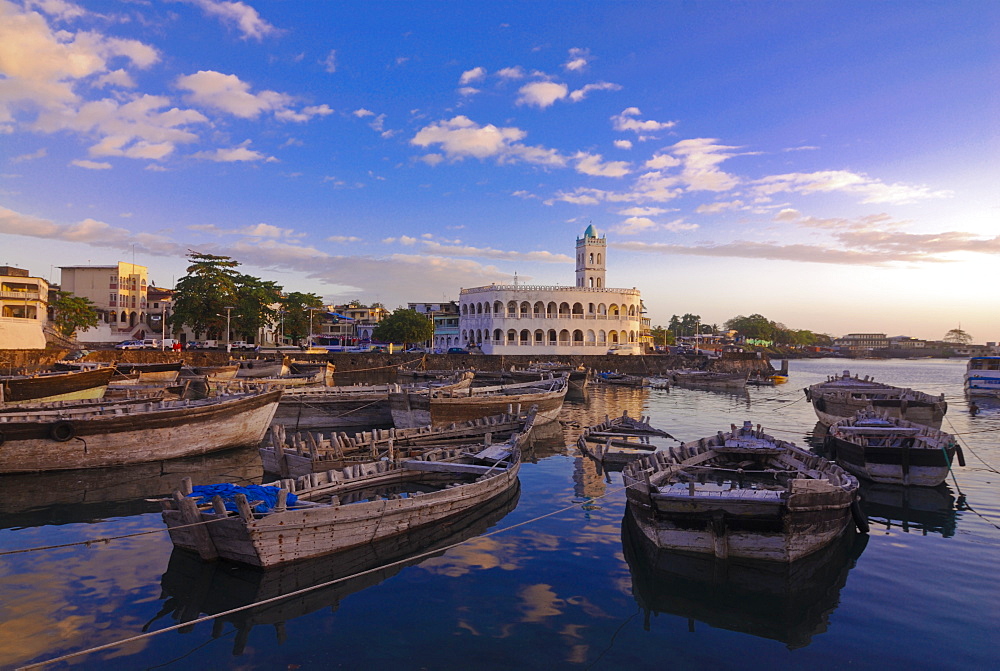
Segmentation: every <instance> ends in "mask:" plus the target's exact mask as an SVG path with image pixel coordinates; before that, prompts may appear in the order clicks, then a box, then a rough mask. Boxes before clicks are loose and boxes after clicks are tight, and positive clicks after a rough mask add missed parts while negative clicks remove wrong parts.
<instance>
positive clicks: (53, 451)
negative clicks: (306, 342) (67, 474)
mask: <svg viewBox="0 0 1000 671" xmlns="http://www.w3.org/2000/svg"><path fill="white" fill-rule="evenodd" d="M280 398H281V390H280V389H278V390H269V389H262V390H260V391H246V392H240V393H235V394H224V395H220V396H215V397H211V398H206V399H201V400H184V401H160V400H156V401H145V402H139V403H126V404H121V403H107V404H100V405H98V404H93V405H80V404H72V405H70V406H67V407H60V408H53V409H50V408H35V407H32V408H26V409H25V411H24V412H3V413H0V437H2V448H0V473H26V472H33V471H58V470H71V469H77V468H104V467H108V466H123V465H126V464H136V463H143V462H149V461H162V460H164V459H176V458H180V457H189V456H195V455H199V454H207V453H209V452H215V451H220V450H224V449H227V448H231V447H242V446H248V445H257V444H259V443H260V441H261V440H262V439H263V438H264V434H265V433H266V432H267V427H268V426H269V425H270V423H271V417H272V416H273V415H274V411H275V409H276V408H277V406H278V400H279V399H280Z"/></svg>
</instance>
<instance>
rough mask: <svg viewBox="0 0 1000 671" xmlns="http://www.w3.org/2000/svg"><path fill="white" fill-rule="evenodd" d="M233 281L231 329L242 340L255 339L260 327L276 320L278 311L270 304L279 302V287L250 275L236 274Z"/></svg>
mask: <svg viewBox="0 0 1000 671" xmlns="http://www.w3.org/2000/svg"><path fill="white" fill-rule="evenodd" d="M234 282H235V287H236V299H235V301H234V302H233V307H234V308H235V309H234V310H233V313H232V330H233V332H234V333H236V334H237V335H238V336H239V337H240V338H242V339H243V340H252V341H256V338H257V334H258V333H260V330H261V329H262V328H264V327H265V326H267V325H268V324H273V323H274V322H276V321H277V320H278V311H277V310H276V309H275V308H274V307H272V306H274V305H275V304H278V303H280V302H281V287H280V286H278V285H277V284H276V283H275V282H271V281H268V280H262V279H260V278H258V277H253V276H251V275H237V276H236V277H235V278H234Z"/></svg>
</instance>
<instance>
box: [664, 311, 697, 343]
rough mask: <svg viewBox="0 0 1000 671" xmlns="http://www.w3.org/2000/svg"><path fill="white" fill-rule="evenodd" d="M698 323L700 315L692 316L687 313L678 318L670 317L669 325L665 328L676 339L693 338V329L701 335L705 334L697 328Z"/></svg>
mask: <svg viewBox="0 0 1000 671" xmlns="http://www.w3.org/2000/svg"><path fill="white" fill-rule="evenodd" d="M700 323H701V315H693V314H691V313H690V312H688V313H687V314H685V315H684V316H683V317H678V316H677V315H673V316H672V317H670V323H669V324H667V328H668V329H669V330H670V332H671V333H673V334H674V335H676V336H677V337H680V336H693V335H694V334H695V329H699V330H700V332H702V333H705V332H706V331H704V330H701V328H700V327H699V324H700Z"/></svg>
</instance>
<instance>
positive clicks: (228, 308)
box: [223, 305, 233, 352]
mask: <svg viewBox="0 0 1000 671" xmlns="http://www.w3.org/2000/svg"><path fill="white" fill-rule="evenodd" d="M223 309H224V310H225V311H226V351H227V352H231V351H232V347H231V342H232V341H231V337H232V336H231V335H230V333H229V315H230V313H231V312H232V311H233V307H232V306H229V305H227V306H226V307H225V308H223Z"/></svg>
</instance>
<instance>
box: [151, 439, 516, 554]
mask: <svg viewBox="0 0 1000 671" xmlns="http://www.w3.org/2000/svg"><path fill="white" fill-rule="evenodd" d="M523 441H524V437H523V436H522V435H520V434H518V435H516V436H513V437H512V438H511V439H510V440H508V441H506V442H505V443H497V444H494V445H491V446H489V447H485V448H483V449H481V450H479V451H478V452H476V453H474V454H470V453H469V451H468V449H467V448H465V447H455V448H441V449H438V450H431V451H428V452H426V453H424V454H423V455H422V456H421V457H419V458H417V459H410V460H406V461H401V462H388V461H379V462H374V463H370V464H357V465H355V466H353V467H351V468H347V469H344V470H343V471H335V470H331V471H328V472H327V473H312V474H309V475H308V476H304V477H302V478H299V479H298V480H292V479H286V480H283V481H282V482H281V486H280V488H277V487H272V488H269V489H274V490H275V493H274V495H273V498H274V500H275V503H274V505H273V506H272V507H270V508H267V509H265V510H264V511H262V512H255V510H254V508H256V509H257V510H258V511H259V510H261V509H262V507H263V506H262V505H261V504H258V505H256V506H252V505H251V503H250V502H248V500H247V497H246V495H244V494H242V493H236V494H235V496H234V497H233V498H234V499H235V502H234V504H233V505H231V507H232V508H235V509H236V512H235V513H233V512H231V511H230V510H228V509H227V504H226V503H225V502H224V501H223V499H222V498H221V497H220V496H214V497H212V500H211V503H207V504H206V502H205V500H204V498H203V499H202V505H201V506H199V505H198V504H197V503H196V502H195V499H194V498H192V497H191V496H187V495H185V494H182V493H181V492H180V491H177V492H174V496H173V498H171V499H167V500H164V501H163V506H164V510H163V520H164V522H165V523H166V525H167V528H168V529H169V531H170V538H171V540H172V541H173V543H174V545H175V546H177V547H181V548H185V549H188V550H193V551H195V552H198V554H199V555H200V556H201V557H202V558H203V559H206V560H211V559H216V558H223V559H229V560H232V561H236V562H240V563H243V564H249V565H252V566H260V567H264V568H267V567H271V566H279V565H281V564H286V563H288V562H294V561H300V560H305V559H310V558H313V557H318V556H322V555H328V554H333V553H335V552H340V551H342V550H349V549H351V548H354V547H358V546H362V545H366V544H369V543H372V542H375V541H378V540H381V539H384V538H389V537H391V536H395V535H398V534H401V533H404V532H407V531H410V530H413V529H418V528H420V527H424V526H427V525H432V524H439V523H442V522H444V521H445V520H447V519H449V518H450V517H453V516H455V515H458V514H460V513H463V512H468V511H471V510H473V509H475V508H477V507H479V506H481V505H483V504H485V503H486V502H488V501H490V500H492V499H494V498H496V497H498V496H501V495H503V494H505V493H507V492H509V491H510V490H511V489H512V488H513V487H515V486H516V484H517V474H518V470H519V469H520V466H521V446H522V443H523ZM197 492H198V490H197V489H195V492H193V493H194V494H196V495H197ZM191 493H192V492H188V494H191ZM292 495H294V498H293V496H292ZM269 498H270V497H269ZM198 522H206V524H198Z"/></svg>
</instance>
